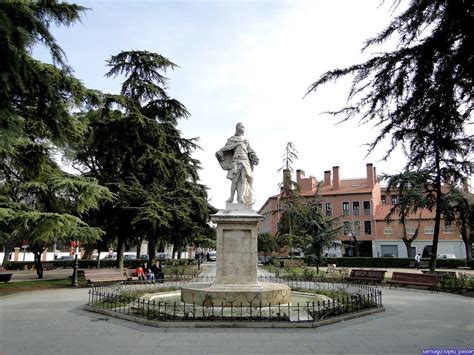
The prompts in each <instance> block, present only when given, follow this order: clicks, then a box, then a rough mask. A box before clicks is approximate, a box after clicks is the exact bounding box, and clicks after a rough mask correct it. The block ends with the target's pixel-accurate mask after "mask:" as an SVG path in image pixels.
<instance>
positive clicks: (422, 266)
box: [408, 260, 430, 269]
mask: <svg viewBox="0 0 474 355" xmlns="http://www.w3.org/2000/svg"><path fill="white" fill-rule="evenodd" d="M415 263H416V261H415V260H411V261H410V265H408V267H410V268H412V269H413V268H415ZM429 267H430V262H429V260H421V261H420V266H419V268H420V269H427V268H429Z"/></svg>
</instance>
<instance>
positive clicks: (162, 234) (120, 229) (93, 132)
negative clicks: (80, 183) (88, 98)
mask: <svg viewBox="0 0 474 355" xmlns="http://www.w3.org/2000/svg"><path fill="white" fill-rule="evenodd" d="M108 65H109V66H110V67H111V69H110V71H109V72H108V73H107V76H108V77H116V76H119V75H124V76H125V81H124V82H123V84H122V89H121V92H120V95H111V94H107V95H104V96H103V98H102V104H101V105H100V106H99V107H98V108H97V109H94V110H90V111H88V112H86V113H84V114H81V115H80V117H81V120H82V121H83V122H84V124H85V125H86V126H87V127H88V133H87V137H86V140H85V142H84V143H81V144H80V145H81V146H78V147H77V148H76V150H77V151H78V154H77V156H76V159H77V160H76V161H77V164H78V166H82V168H83V170H84V173H85V174H86V176H93V177H95V178H97V179H98V180H99V182H100V183H101V184H103V185H104V186H107V187H108V188H109V189H110V190H111V191H112V192H114V193H115V194H116V195H117V196H118V198H117V199H116V200H115V201H114V202H112V203H110V204H108V205H107V206H104V208H102V209H101V211H100V212H101V213H102V215H101V218H99V219H98V221H102V222H99V223H106V225H104V228H105V230H106V231H107V233H108V234H109V237H110V236H111V237H112V238H117V240H118V244H117V245H118V250H117V255H118V261H117V263H118V267H122V264H121V263H122V258H121V255H122V252H123V245H124V242H126V241H127V240H129V239H133V240H140V239H141V238H143V237H146V239H147V240H148V252H149V258H150V260H153V259H155V250H156V246H157V243H160V244H161V245H163V244H165V243H173V245H174V247H175V248H177V249H180V248H183V247H184V246H185V245H186V244H187V243H188V242H189V241H190V240H192V239H193V238H195V237H197V236H199V235H201V234H203V233H207V232H208V231H209V230H208V227H207V223H206V222H207V220H208V215H209V209H210V207H209V205H208V203H207V193H206V190H205V187H204V186H203V185H201V184H199V183H198V170H199V162H198V161H197V160H195V159H193V158H192V157H191V153H192V152H193V151H194V150H195V149H197V148H198V146H197V144H196V142H195V140H193V139H186V138H183V137H182V136H181V133H180V132H179V130H178V129H177V123H178V121H179V120H180V119H183V118H187V117H188V115H189V114H188V111H187V110H186V108H185V107H184V106H183V105H182V104H181V103H180V102H179V101H177V100H175V99H173V98H171V97H169V96H168V94H167V92H166V89H167V78H166V77H164V75H163V73H166V71H167V70H170V69H173V68H175V67H176V65H175V64H174V63H172V62H171V61H170V60H168V59H167V58H165V57H163V56H161V55H159V54H156V53H150V52H147V51H125V52H121V53H119V54H118V55H115V56H112V57H111V59H110V60H109V61H108Z"/></svg>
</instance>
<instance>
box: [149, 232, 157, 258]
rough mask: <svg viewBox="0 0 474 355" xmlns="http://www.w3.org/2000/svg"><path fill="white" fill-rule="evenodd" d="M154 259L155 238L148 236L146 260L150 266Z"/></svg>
mask: <svg viewBox="0 0 474 355" xmlns="http://www.w3.org/2000/svg"><path fill="white" fill-rule="evenodd" d="M155 259H156V236H155V235H149V236H148V260H149V261H150V265H151V264H152V263H153V262H154V261H155Z"/></svg>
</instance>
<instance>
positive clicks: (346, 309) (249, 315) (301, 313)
mask: <svg viewBox="0 0 474 355" xmlns="http://www.w3.org/2000/svg"><path fill="white" fill-rule="evenodd" d="M214 280H215V278H214V277H196V278H194V279H193V280H191V281H189V280H170V281H167V282H165V283H153V284H152V283H138V282H120V283H118V284H114V285H109V286H103V287H94V288H93V289H91V290H90V291H89V302H88V306H89V309H90V310H92V311H97V312H100V311H101V310H106V311H107V312H109V313H110V312H111V313H116V314H124V315H129V316H134V317H140V318H144V319H148V320H155V321H267V322H268V321H270V322H316V321H319V320H322V319H329V318H334V317H339V316H342V315H345V314H350V313H356V312H360V311H363V310H369V309H374V308H380V307H382V292H381V291H380V290H378V289H375V288H372V287H368V286H363V285H355V284H348V283H333V282H317V281H309V280H297V279H296V280H282V279H279V278H275V277H260V278H259V281H262V282H277V283H284V284H287V285H288V286H290V287H291V288H298V289H305V290H330V291H344V293H345V296H344V297H337V298H335V299H332V300H328V301H311V302H304V303H297V304H277V305H270V304H266V305H265V304H261V303H259V304H250V305H243V304H237V305H235V304H231V305H230V306H224V304H221V305H215V304H214V305H211V306H203V305H197V304H184V303H181V302H173V303H165V302H163V301H159V302H156V301H155V300H149V299H145V298H139V297H136V296H128V295H127V293H130V292H134V291H145V292H154V291H155V292H158V291H160V290H162V289H164V288H180V287H181V286H183V285H186V284H189V283H191V282H192V283H209V284H210V283H212V282H213V281H214Z"/></svg>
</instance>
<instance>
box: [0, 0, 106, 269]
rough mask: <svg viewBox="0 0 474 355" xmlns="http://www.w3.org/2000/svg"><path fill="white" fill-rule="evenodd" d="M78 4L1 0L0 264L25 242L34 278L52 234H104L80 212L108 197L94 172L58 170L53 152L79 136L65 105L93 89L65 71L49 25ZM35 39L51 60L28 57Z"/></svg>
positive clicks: (73, 16)
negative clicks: (1, 256) (0, 255)
mask: <svg viewBox="0 0 474 355" xmlns="http://www.w3.org/2000/svg"><path fill="white" fill-rule="evenodd" d="M83 11H84V8H82V7H80V6H77V5H71V4H65V3H60V4H59V3H57V2H56V1H48V2H30V1H22V2H1V3H0V23H1V26H0V53H1V55H0V225H1V231H2V232H1V236H0V237H1V238H2V240H3V241H4V246H5V251H6V253H5V260H4V265H5V262H6V261H7V260H8V252H9V251H10V250H11V248H12V247H13V246H15V245H19V244H20V243H21V242H22V241H25V242H28V243H29V249H30V251H32V252H33V253H34V255H35V266H36V270H37V273H38V277H39V278H42V276H43V272H42V266H41V258H40V257H41V254H42V253H43V251H44V250H45V249H46V248H47V247H48V246H50V245H51V244H52V242H53V240H59V241H62V242H64V243H68V242H70V241H71V240H80V241H87V240H93V239H97V238H98V237H99V236H100V235H101V234H102V231H101V230H100V229H97V228H91V227H90V226H89V225H87V224H86V223H85V222H84V221H83V220H82V219H81V216H82V215H83V214H85V213H86V212H87V211H88V210H89V209H91V208H97V207H98V205H99V203H100V201H101V200H103V199H106V198H110V196H111V195H110V193H109V191H108V190H107V189H106V188H103V187H101V186H99V185H98V184H97V183H96V181H95V180H94V179H89V178H81V177H77V176H73V175H70V174H68V173H66V172H64V171H63V170H62V169H61V168H60V167H59V166H58V164H57V163H56V162H55V159H54V158H55V157H58V156H59V155H60V153H61V152H62V151H63V149H64V148H67V147H68V144H69V143H70V142H72V141H75V140H77V139H80V137H81V134H82V130H81V125H80V124H79V122H78V121H77V120H76V119H75V118H74V117H73V116H71V114H70V112H71V110H72V109H75V108H76V109H77V108H79V107H82V106H83V105H85V104H86V103H87V102H88V101H89V99H91V98H92V97H93V96H91V95H89V92H88V91H87V90H86V88H84V87H83V86H82V85H81V83H80V82H79V81H78V80H77V79H75V78H74V77H73V76H72V75H71V71H70V69H69V67H68V66H67V65H66V63H65V57H64V53H63V51H62V50H61V48H60V47H59V45H58V44H57V43H56V41H55V39H54V37H53V36H52V34H51V33H50V31H49V25H50V23H51V22H54V23H55V24H57V25H65V26H69V25H71V24H73V23H74V22H76V21H78V20H79V19H80V15H81V14H82V12H83ZM37 44H42V45H44V46H46V47H47V48H48V49H49V50H50V53H51V57H52V59H53V63H54V64H53V65H51V64H45V63H42V62H40V61H38V60H36V59H34V58H33V57H32V56H31V48H32V47H33V46H34V45H37ZM68 244H69V243H68Z"/></svg>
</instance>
